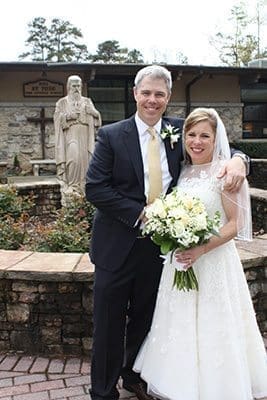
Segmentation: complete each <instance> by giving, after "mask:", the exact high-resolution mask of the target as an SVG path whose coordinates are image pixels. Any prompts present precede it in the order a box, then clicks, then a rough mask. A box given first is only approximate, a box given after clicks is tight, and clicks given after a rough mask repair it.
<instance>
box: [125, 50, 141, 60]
mask: <svg viewBox="0 0 267 400" xmlns="http://www.w3.org/2000/svg"><path fill="white" fill-rule="evenodd" d="M125 62H126V63H133V64H143V63H144V58H143V56H142V53H141V52H140V51H139V50H136V49H133V50H130V51H129V53H128V55H127V58H126V60H125Z"/></svg>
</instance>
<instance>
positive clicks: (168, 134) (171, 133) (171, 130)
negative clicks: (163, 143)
mask: <svg viewBox="0 0 267 400" xmlns="http://www.w3.org/2000/svg"><path fill="white" fill-rule="evenodd" d="M178 132H179V128H175V127H174V126H172V125H171V124H166V125H165V126H164V128H163V129H162V130H161V132H160V136H161V137H162V139H163V140H164V139H166V138H170V143H171V148H172V149H173V148H174V143H177V142H178V140H179V138H180V136H181V134H180V133H178Z"/></svg>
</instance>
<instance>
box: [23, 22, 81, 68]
mask: <svg viewBox="0 0 267 400" xmlns="http://www.w3.org/2000/svg"><path fill="white" fill-rule="evenodd" d="M28 26H29V32H30V36H29V37H28V39H27V40H26V42H25V44H26V46H28V47H30V48H31V50H30V51H28V52H26V53H23V54H21V55H20V56H19V58H20V59H24V58H26V57H29V56H31V57H32V60H33V61H52V62H53V61H54V62H65V61H68V62H70V61H81V60H88V59H89V53H88V50H87V47H86V45H85V44H81V43H80V42H79V40H80V39H82V37H83V36H82V33H81V31H80V30H79V29H78V28H76V27H75V26H73V25H72V24H71V23H70V22H69V21H64V20H60V19H58V18H54V19H52V21H51V24H50V26H48V25H47V23H46V19H45V18H42V17H37V18H34V19H33V21H31V22H30V23H29V24H28Z"/></svg>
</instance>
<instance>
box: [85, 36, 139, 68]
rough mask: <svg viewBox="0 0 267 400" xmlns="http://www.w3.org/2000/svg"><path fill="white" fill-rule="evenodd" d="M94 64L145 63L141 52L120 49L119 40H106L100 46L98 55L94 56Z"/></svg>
mask: <svg viewBox="0 0 267 400" xmlns="http://www.w3.org/2000/svg"><path fill="white" fill-rule="evenodd" d="M90 58H91V60H92V61H93V62H103V63H143V62H144V61H143V56H142V54H141V53H140V51H139V50H136V49H133V50H130V51H129V50H128V48H127V47H120V44H119V42H118V41H117V40H106V41H105V42H102V43H100V44H99V45H98V48H97V52H96V54H94V55H92V56H91V57H90Z"/></svg>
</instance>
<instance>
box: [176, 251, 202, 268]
mask: <svg viewBox="0 0 267 400" xmlns="http://www.w3.org/2000/svg"><path fill="white" fill-rule="evenodd" d="M204 253H205V246H204V245H201V246H196V247H192V248H191V249H188V250H184V251H180V250H176V251H175V253H174V257H175V259H176V261H178V262H180V263H182V264H184V269H185V270H187V269H188V268H191V267H192V265H193V264H194V262H196V260H197V259H198V258H199V257H200V256H202V255H203V254H204Z"/></svg>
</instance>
